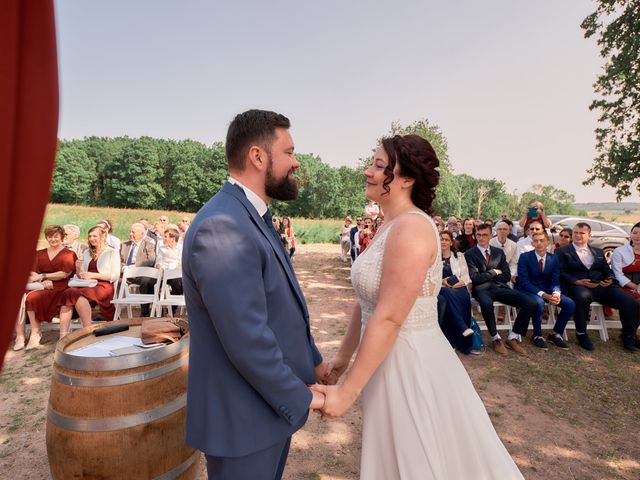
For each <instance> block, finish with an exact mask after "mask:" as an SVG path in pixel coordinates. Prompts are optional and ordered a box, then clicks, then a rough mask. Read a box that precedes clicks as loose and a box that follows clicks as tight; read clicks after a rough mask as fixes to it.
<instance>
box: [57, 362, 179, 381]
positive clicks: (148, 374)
mask: <svg viewBox="0 0 640 480" xmlns="http://www.w3.org/2000/svg"><path fill="white" fill-rule="evenodd" d="M188 363H189V356H188V355H185V356H183V357H182V358H180V359H178V360H176V361H175V362H171V363H167V364H166V365H163V366H162V367H158V368H154V369H152V370H147V371H145V372H139V373H132V374H131V375H119V376H117V377H76V376H74V375H66V374H64V373H60V372H57V371H54V372H53V379H54V380H57V381H58V382H60V383H62V384H64V385H71V386H74V387H113V386H114V385H126V384H129V383H136V382H142V381H144V380H150V379H152V378H156V377H159V376H161V375H164V374H166V373H169V372H172V371H174V370H177V369H178V368H180V367H182V366H183V365H186V364H188Z"/></svg>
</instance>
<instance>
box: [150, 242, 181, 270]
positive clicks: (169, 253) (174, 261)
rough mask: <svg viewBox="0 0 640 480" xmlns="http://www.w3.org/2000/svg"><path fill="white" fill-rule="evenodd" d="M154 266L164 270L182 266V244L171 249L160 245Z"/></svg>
mask: <svg viewBox="0 0 640 480" xmlns="http://www.w3.org/2000/svg"><path fill="white" fill-rule="evenodd" d="M156 265H160V266H161V267H162V268H163V269H165V270H169V269H173V268H178V267H180V266H181V265H182V244H181V243H178V244H177V245H176V246H175V247H173V248H171V247H170V246H169V245H162V246H161V247H160V253H158V258H157V259H156Z"/></svg>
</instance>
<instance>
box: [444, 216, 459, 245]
mask: <svg viewBox="0 0 640 480" xmlns="http://www.w3.org/2000/svg"><path fill="white" fill-rule="evenodd" d="M447 231H448V232H449V233H451V236H452V237H453V239H454V240H455V239H456V238H458V235H459V234H460V224H459V222H458V219H457V217H454V216H451V217H449V218H448V219H447Z"/></svg>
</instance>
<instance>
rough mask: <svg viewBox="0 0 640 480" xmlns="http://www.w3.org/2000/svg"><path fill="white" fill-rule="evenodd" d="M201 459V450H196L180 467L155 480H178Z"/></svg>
mask: <svg viewBox="0 0 640 480" xmlns="http://www.w3.org/2000/svg"><path fill="white" fill-rule="evenodd" d="M199 457H200V450H196V451H195V452H193V453H192V454H191V456H190V457H189V458H187V459H186V460H185V461H184V462H182V463H181V464H180V465H178V466H177V467H175V468H172V469H171V470H169V471H168V472H167V473H164V474H162V475H160V476H159V477H155V478H154V479H153V480H173V479H174V478H177V477H179V476H180V475H182V474H183V473H184V472H186V471H187V469H188V468H189V467H191V465H193V462H195V461H196V460H197V459H198V458H199Z"/></svg>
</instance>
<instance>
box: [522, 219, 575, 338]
mask: <svg viewBox="0 0 640 480" xmlns="http://www.w3.org/2000/svg"><path fill="white" fill-rule="evenodd" d="M531 244H532V245H533V247H534V250H532V251H530V252H526V253H523V254H522V255H520V259H519V260H518V281H517V282H516V289H517V290H520V291H522V292H524V293H525V294H527V295H529V296H530V297H531V298H533V299H534V300H535V301H536V310H535V312H534V313H533V344H534V345H535V346H536V347H539V348H543V349H545V350H546V349H547V348H548V347H547V342H545V340H544V337H543V336H542V311H543V310H544V304H545V302H546V303H548V304H550V305H557V306H559V307H560V308H561V309H562V310H561V311H560V314H559V315H558V318H557V320H556V323H555V325H554V326H553V332H552V333H550V334H549V337H548V338H549V341H550V342H551V343H553V344H554V345H556V346H557V347H559V348H562V349H563V350H568V349H569V345H567V343H566V342H565V341H564V340H563V339H562V334H563V333H564V328H565V327H566V326H567V322H568V321H569V319H570V318H571V315H573V311H574V310H575V308H576V304H575V303H574V302H573V300H571V299H570V298H569V297H567V296H566V295H562V293H561V291H560V265H559V263H558V259H557V258H556V256H555V255H553V254H551V253H548V252H547V247H548V246H549V235H548V234H547V232H546V231H545V230H542V231H540V232H536V233H534V234H533V235H531Z"/></svg>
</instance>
